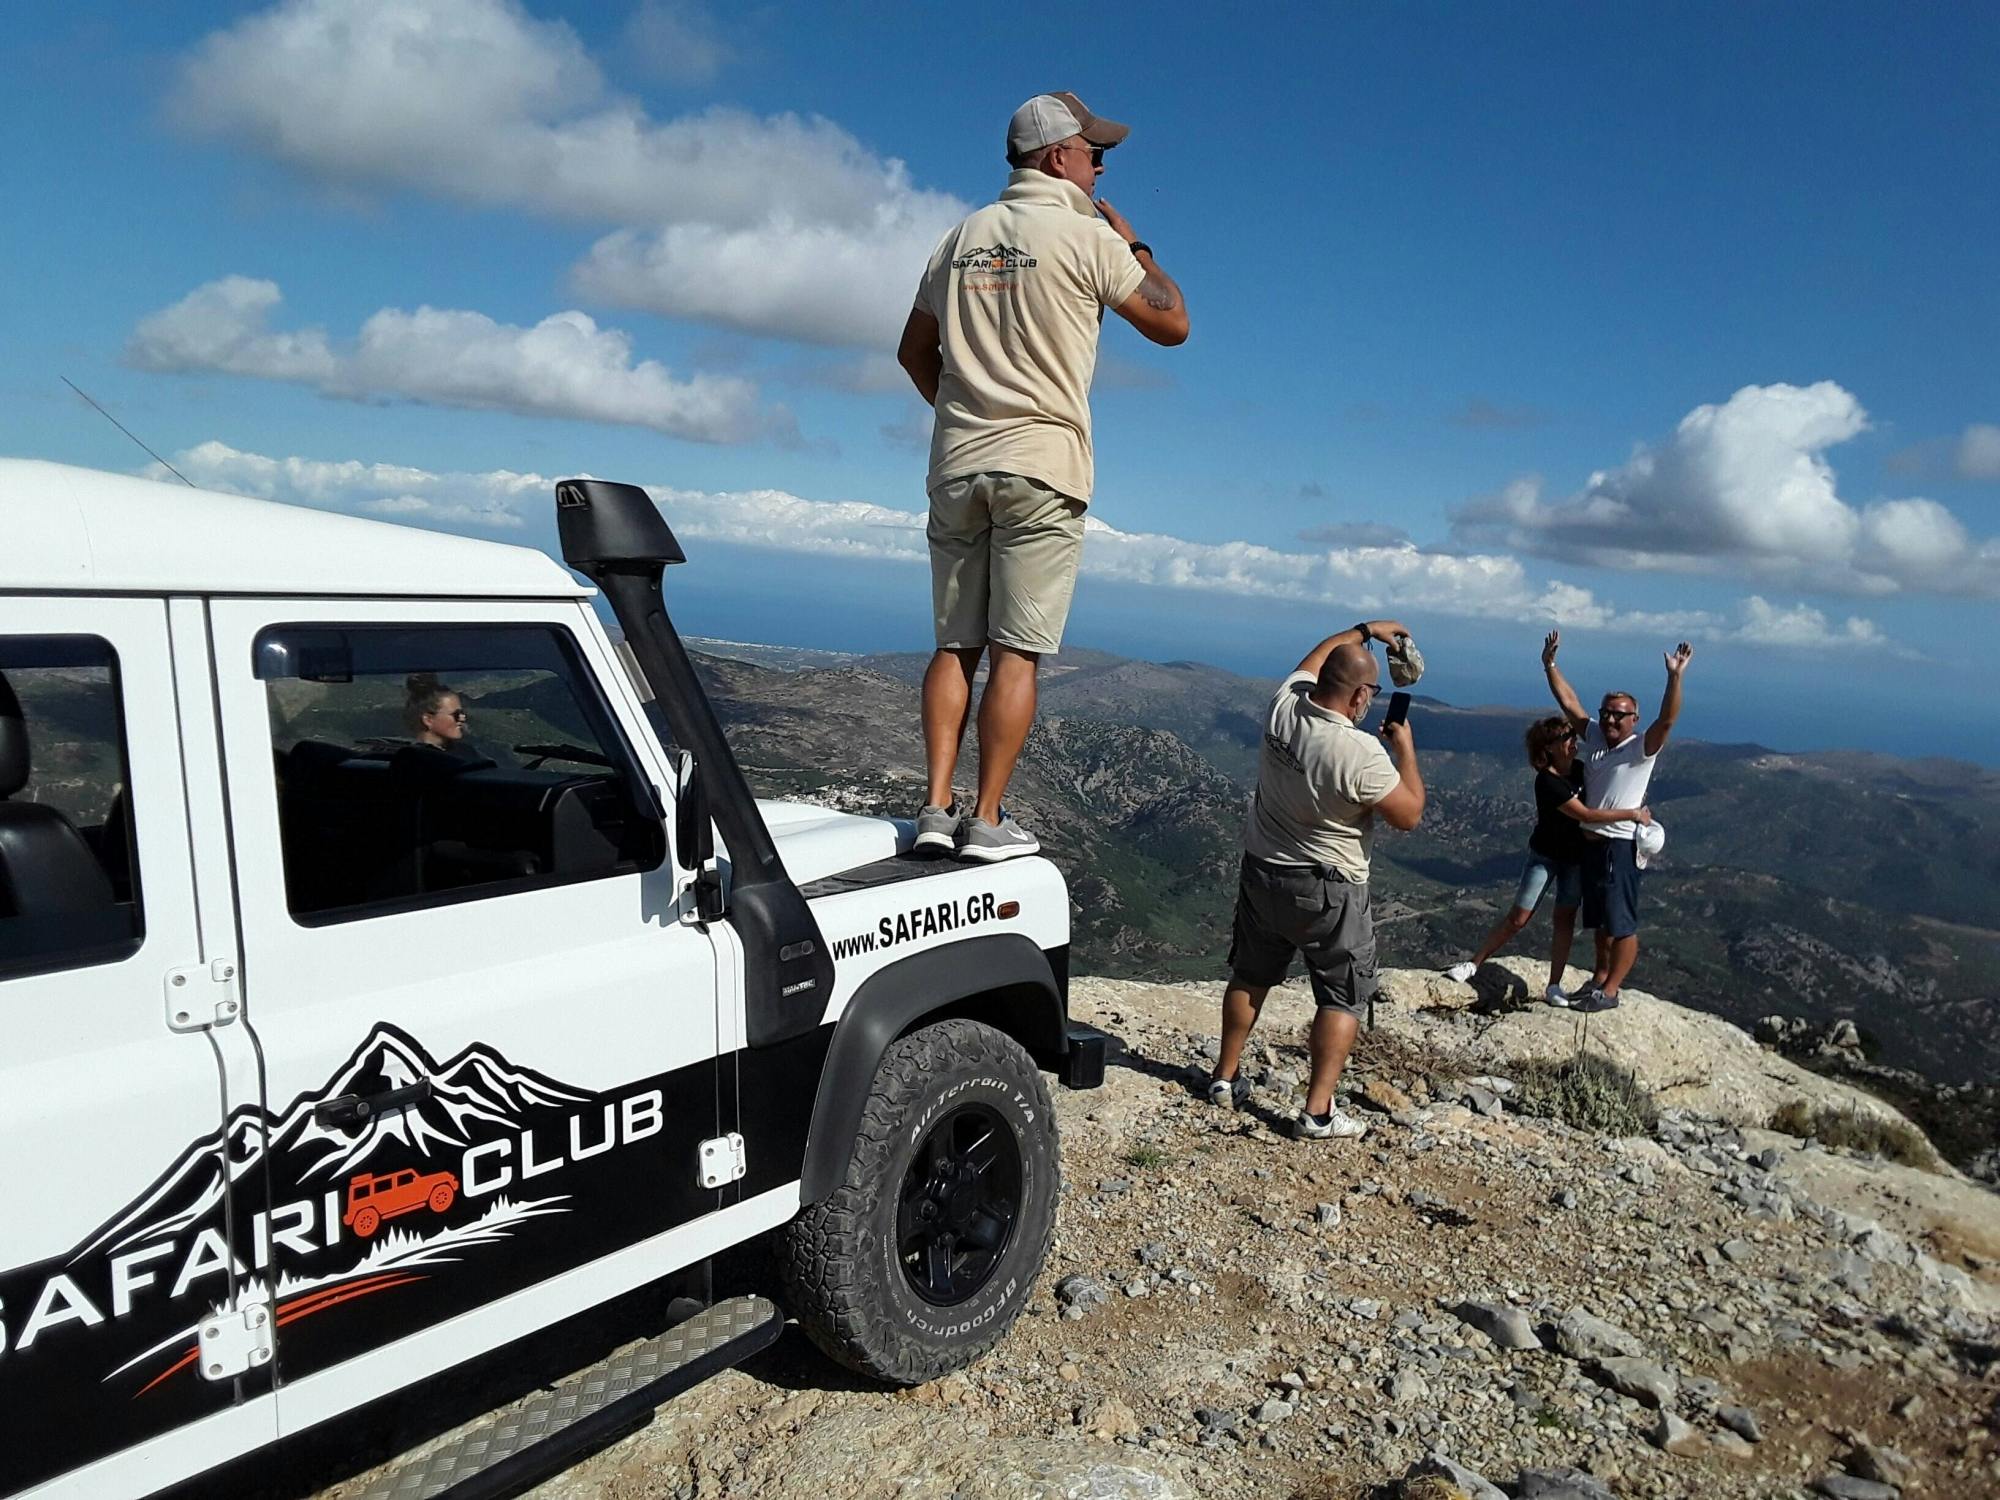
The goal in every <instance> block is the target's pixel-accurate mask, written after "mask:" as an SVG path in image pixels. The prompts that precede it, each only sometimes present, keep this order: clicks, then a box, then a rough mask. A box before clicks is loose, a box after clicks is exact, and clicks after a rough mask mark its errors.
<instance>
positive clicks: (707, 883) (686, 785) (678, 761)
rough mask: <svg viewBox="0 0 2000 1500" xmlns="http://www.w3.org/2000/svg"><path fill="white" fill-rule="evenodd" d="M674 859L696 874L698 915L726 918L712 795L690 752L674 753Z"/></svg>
mask: <svg viewBox="0 0 2000 1500" xmlns="http://www.w3.org/2000/svg"><path fill="white" fill-rule="evenodd" d="M673 761H674V780H675V782H676V783H677V795H676V797H675V801H674V858H675V860H676V861H677V862H678V863H679V865H680V867H681V868H682V869H683V870H692V871H693V872H694V904H695V914H696V915H697V916H699V917H700V918H701V920H702V921H704V922H715V921H719V920H720V919H721V918H722V915H723V909H724V908H723V902H722V872H721V871H719V870H717V869H716V868H715V866H714V864H713V860H714V859H715V823H714V821H713V820H712V819H711V817H710V816H709V810H708V794H707V793H706V792H705V791H704V790H703V789H702V781H701V767H700V766H699V765H698V764H696V762H695V758H694V757H693V756H692V755H690V754H689V753H688V752H687V751H686V750H675V751H674V752H673Z"/></svg>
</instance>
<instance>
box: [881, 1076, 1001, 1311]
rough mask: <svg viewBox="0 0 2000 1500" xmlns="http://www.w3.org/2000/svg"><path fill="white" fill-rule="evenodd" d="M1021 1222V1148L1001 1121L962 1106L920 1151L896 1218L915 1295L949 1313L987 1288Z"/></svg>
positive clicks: (985, 1110) (986, 1110) (979, 1107)
mask: <svg viewBox="0 0 2000 1500" xmlns="http://www.w3.org/2000/svg"><path fill="white" fill-rule="evenodd" d="M1020 1216H1021V1147H1020V1143H1019V1142H1017V1141H1016V1140H1015V1139H1014V1132H1013V1130H1012V1129H1011V1128H1010V1127H1009V1126H1008V1124H1007V1122H1006V1121H1005V1120H1003V1119H1002V1118H1001V1117H1000V1115H999V1114H998V1113H997V1112H996V1111H995V1110H993V1109H992V1108H990V1107H989V1106H987V1105H984V1104H962V1105H960V1106H959V1107H958V1108H957V1109H954V1110H953V1111H951V1113H949V1114H947V1115H946V1116H945V1117H944V1118H943V1119H941V1120H939V1121H938V1122H937V1123H936V1124H935V1125H933V1126H932V1127H931V1129H930V1133H929V1134H928V1135H926V1136H925V1137H924V1139H923V1140H922V1142H921V1143H919V1145H918V1146H917V1154H916V1155H915V1156H914V1157H913V1158H911V1160H910V1169H909V1171H907V1172H905V1173H904V1174H903V1191H902V1196H901V1199H900V1200H899V1202H898V1205H897V1210H896V1254H897V1257H898V1258H899V1259H900V1260H901V1261H902V1264H903V1276H904V1279H905V1280H907V1281H908V1282H909V1284H910V1290H911V1291H913V1292H915V1293H916V1294H917V1295H918V1296H919V1297H921V1298H923V1299H924V1301H926V1302H929V1303H931V1304H933V1305H934V1306H937V1307H950V1306H953V1305H954V1304H956V1303H960V1302H963V1301H965V1300H966V1299H967V1298H969V1297H972V1296H974V1295H975V1294H976V1293H977V1292H978V1291H979V1289H980V1288H981V1287H983V1286H985V1285H986V1282H987V1279H988V1278H989V1277H991V1276H992V1274H993V1268H994V1267H995V1266H997V1265H998V1264H999V1263H1000V1257H1001V1256H1002V1255H1004V1254H1006V1253H1007V1246H1008V1245H1009V1244H1010V1243H1011V1242H1012V1241H1013V1238H1014V1225H1015V1223H1016V1222H1017V1221H1018V1220H1019V1219H1020Z"/></svg>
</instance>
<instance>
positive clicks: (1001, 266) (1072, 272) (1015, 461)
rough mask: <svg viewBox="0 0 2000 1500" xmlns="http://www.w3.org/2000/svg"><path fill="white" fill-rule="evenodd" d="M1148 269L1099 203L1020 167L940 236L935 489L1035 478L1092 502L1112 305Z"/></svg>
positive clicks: (928, 290) (928, 304)
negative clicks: (1096, 414)
mask: <svg viewBox="0 0 2000 1500" xmlns="http://www.w3.org/2000/svg"><path fill="white" fill-rule="evenodd" d="M1145 279H1146V273H1145V270H1144V268H1143V267H1141V266H1140V264H1139V262H1138V259H1137V258H1136V257H1135V256H1134V255H1133V254H1132V248H1131V246H1129V245H1127V244H1126V243H1125V241H1124V240H1123V239H1122V238H1120V237H1119V235H1118V233H1117V232H1116V231H1115V230H1113V229H1112V227H1111V226H1110V225H1109V224H1107V223H1105V222H1104V220H1103V219H1102V218H1100V217H1099V216H1098V213H1097V209H1096V208H1095V207H1094V206H1093V205H1092V203H1091V200H1090V195H1089V194H1088V193H1086V192H1084V191H1083V190H1082V189H1081V188H1079V187H1078V186H1077V185H1076V184H1075V183H1073V182H1066V181H1064V180H1063V179H1062V178H1060V177H1051V176H1049V175H1048V174H1047V173H1045V172H1037V171H1020V172H1016V173H1014V174H1013V175H1012V176H1011V177H1009V178H1008V179H1007V188H1006V191H1005V192H1003V193H1001V195H1000V198H999V201H998V202H996V203H989V204H987V205H986V207H984V208H982V209H980V210H979V211H978V212H977V213H975V214H973V215H972V216H971V217H970V218H968V219H966V220H965V221H964V222H963V223H962V224H960V225H959V226H958V227H957V228H956V229H954V230H952V231H951V232H950V233H949V234H947V235H946V236H945V237H944V238H943V239H942V240H941V241H939V242H938V247H937V249H936V250H934V251H933V252H931V259H930V264H929V265H928V266H927V267H925V269H924V275H923V280H922V281H920V282H919V283H918V284H917V299H916V305H917V306H918V307H919V308H921V309H922V310H923V311H925V312H927V313H929V314H930V315H931V316H932V317H934V318H936V319H937V321H938V335H939V343H940V345H941V346H942V348H943V351H944V373H943V376H942V377H941V378H940V379H939V381H938V399H937V417H936V421H935V424H934V425H933V427H932V429H931V467H930V476H929V478H928V479H927V480H926V481H925V487H926V488H927V489H929V488H935V487H936V486H937V485H938V484H939V483H941V482H942V481H944V480H947V479H954V478H957V477H958V476H959V475H961V474H981V473H989V472H991V473H1003V474H1022V475H1025V476H1027V477H1028V478H1030V479H1038V480H1040V481H1041V482H1042V483H1043V484H1045V485H1047V486H1048V487H1049V488H1050V489H1054V490H1059V491H1061V492H1062V493H1063V494H1065V495H1068V496H1070V497H1071V498H1073V499H1077V500H1084V501H1088V500H1089V499H1090V491H1091V482H1092V477H1093V476H1092V466H1091V448H1090V378H1091V376H1092V374H1094V373H1095V371H1096V369H1097V335H1098V330H1099V327H1100V325H1101V324H1102V322H1103V319H1104V309H1105V308H1107V307H1116V306H1117V305H1118V304H1119V303H1121V302H1123V301H1124V300H1125V299H1126V298H1127V297H1129V296H1131V295H1132V293H1134V292H1136V291H1137V290H1138V289H1139V283H1140V282H1142V281H1144V280H1145Z"/></svg>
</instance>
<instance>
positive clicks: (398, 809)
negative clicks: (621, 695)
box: [255, 624, 665, 925]
mask: <svg viewBox="0 0 2000 1500" xmlns="http://www.w3.org/2000/svg"><path fill="white" fill-rule="evenodd" d="M255 657H256V668H257V676H258V677H259V678H260V679H261V680H262V681H263V683H264V686H265V698H266V706H267V709H268V713H269V720H270V729H271V752H272V760H273V767H274V771H275V774H276V777H277V783H278V818H279V833H280V838H281V841H282V844H283V847H284V866H285V892H286V900H287V904H288V905H289V907H290V909H291V912H292V915H293V916H294V917H295V918H297V919H299V920H300V921H302V922H306V923H308V924H313V925H317V924H319V923H324V922H329V921H342V920H348V919H351V918H355V917H364V916H370V915H374V914H377V913H381V912H387V911H402V910H408V909H411V908H412V907H418V906H425V905H431V904H435V903H440V902H449V901H463V900H468V899H477V898H479V897H483V896H489V895H497V894H501V893H505V892H509V891H518V890H526V889H534V888H537V887H542V886H549V885H562V884H567V883H570V882H574V881H581V880H592V879H597V878H600V877H603V876H608V875H618V874H625V873H628V872H631V871H634V870H650V869H653V868H655V867H656V866H657V865H658V864H659V863H660V860H661V858H662V856H663V853H664V845H665V841H664V837H663V834H662V829H661V825H660V813H659V811H658V809H657V807H656V806H655V805H654V799H653V796H652V792H651V789H650V787H649V786H648V784H647V783H646V782H645V780H644V779H643V778H642V777H640V776H639V775H638V774H637V773H636V771H635V770H634V768H633V761H632V758H631V756H630V754H629V753H628V751H627V749H626V746H625V744H624V741H623V740H622V738H621V737H620V735H619V733H618V730H617V728H616V726H615V723H614V721H613V719H612V717H611V714H610V712H609V710H608V709H607V707H606V705H605V703H604V701H603V699H602V697H601V696H600V695H599V693H598V690H597V687H596V684H595V683H594V682H593V680H592V679H591V676H590V674H589V672H588V670H587V669H586V668H585V666H584V664H583V662H582V661H581V660H580V658H579V657H578V655H577V653H576V650H575V647H574V644H573V643H572V642H571V641H570V639H569V637H568V636H567V634H566V633H565V632H563V631H560V630H557V629H555V628H552V627H546V626H424V627H417V626H407V627H405V626H363V625H341V626H320V625H312V624H299V625H277V626H272V627H269V628H267V629H265V630H264V631H262V632H261V633H260V634H259V635H258V637H257V640H256V646H255Z"/></svg>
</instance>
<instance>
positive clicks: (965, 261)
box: [951, 243, 1036, 276]
mask: <svg viewBox="0 0 2000 1500" xmlns="http://www.w3.org/2000/svg"><path fill="white" fill-rule="evenodd" d="M1035 264H1036V262H1035V257H1034V256H1032V255H1030V254H1029V253H1028V252H1027V251H1025V250H1023V249H1021V248H1020V246H1018V245H1008V244H1004V243H1003V244H997V245H976V246H974V247H973V248H972V249H970V250H965V251H961V252H960V253H959V254H958V255H955V256H953V257H952V262H951V268H952V269H953V270H954V271H970V272H973V273H974V274H975V275H978V274H985V275H998V276H1008V275H1012V274H1013V273H1015V272H1017V271H1032V270H1034V268H1035Z"/></svg>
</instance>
